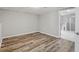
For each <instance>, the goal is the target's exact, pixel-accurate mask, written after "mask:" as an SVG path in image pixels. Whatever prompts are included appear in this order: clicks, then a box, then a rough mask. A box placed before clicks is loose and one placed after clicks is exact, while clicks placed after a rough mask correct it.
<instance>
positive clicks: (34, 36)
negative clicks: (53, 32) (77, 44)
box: [0, 32, 74, 52]
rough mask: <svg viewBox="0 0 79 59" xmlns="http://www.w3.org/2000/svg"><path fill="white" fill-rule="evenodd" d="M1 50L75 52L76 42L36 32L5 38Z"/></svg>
mask: <svg viewBox="0 0 79 59" xmlns="http://www.w3.org/2000/svg"><path fill="white" fill-rule="evenodd" d="M0 51H1V52H74V42H71V41H68V40H64V39H58V38H55V37H52V36H49V35H46V34H43V33H39V32H36V33H31V34H27V35H21V36H16V37H11V38H6V39H4V40H3V43H2V46H1V48H0Z"/></svg>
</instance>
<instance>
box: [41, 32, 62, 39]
mask: <svg viewBox="0 0 79 59" xmlns="http://www.w3.org/2000/svg"><path fill="white" fill-rule="evenodd" d="M40 33H44V34H47V35H50V36H53V37H56V38H61V37H60V36H56V35H51V34H49V33H45V32H40Z"/></svg>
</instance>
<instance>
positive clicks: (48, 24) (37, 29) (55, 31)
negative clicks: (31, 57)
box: [0, 7, 79, 52]
mask: <svg viewBox="0 0 79 59" xmlns="http://www.w3.org/2000/svg"><path fill="white" fill-rule="evenodd" d="M78 25H79V8H78V7H77V8H76V7H0V52H78V51H79V46H78V45H79V26H78Z"/></svg>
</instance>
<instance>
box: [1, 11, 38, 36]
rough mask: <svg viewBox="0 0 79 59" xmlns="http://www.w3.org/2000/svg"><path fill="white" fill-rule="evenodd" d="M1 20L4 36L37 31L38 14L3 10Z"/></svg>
mask: <svg viewBox="0 0 79 59" xmlns="http://www.w3.org/2000/svg"><path fill="white" fill-rule="evenodd" d="M0 22H1V23H2V36H3V37H8V36H13V35H18V34H24V33H31V32H36V31H37V16H36V15H33V14H28V13H21V12H11V11H2V10H1V11H0Z"/></svg>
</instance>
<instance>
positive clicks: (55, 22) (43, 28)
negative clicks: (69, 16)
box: [40, 10, 59, 36]
mask: <svg viewBox="0 0 79 59" xmlns="http://www.w3.org/2000/svg"><path fill="white" fill-rule="evenodd" d="M40 32H43V33H47V34H50V35H54V36H59V16H58V11H57V10H55V11H52V12H51V13H48V14H44V15H41V16H40Z"/></svg>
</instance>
